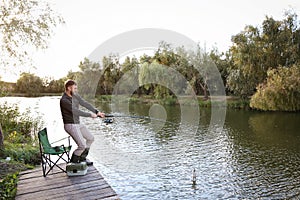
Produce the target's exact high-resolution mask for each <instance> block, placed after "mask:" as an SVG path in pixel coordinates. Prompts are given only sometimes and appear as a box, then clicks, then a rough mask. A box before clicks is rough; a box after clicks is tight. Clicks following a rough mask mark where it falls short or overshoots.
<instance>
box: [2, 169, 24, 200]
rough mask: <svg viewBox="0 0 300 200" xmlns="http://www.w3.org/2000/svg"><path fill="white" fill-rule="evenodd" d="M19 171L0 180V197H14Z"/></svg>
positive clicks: (5, 199) (3, 199) (3, 198)
mask: <svg viewBox="0 0 300 200" xmlns="http://www.w3.org/2000/svg"><path fill="white" fill-rule="evenodd" d="M18 175H19V173H18V172H16V173H14V174H8V175H7V176H6V177H5V178H4V179H3V180H2V181H1V182H0V199H1V200H7V199H14V198H15V196H16V194H17V182H18Z"/></svg>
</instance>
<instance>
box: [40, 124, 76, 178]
mask: <svg viewBox="0 0 300 200" xmlns="http://www.w3.org/2000/svg"><path fill="white" fill-rule="evenodd" d="M38 138H39V145H40V152H41V160H42V169H43V175H44V177H46V176H47V174H48V173H49V172H50V171H51V170H52V169H53V168H54V167H55V166H56V167H57V168H59V169H60V170H61V171H63V172H65V173H67V171H66V170H65V169H63V168H62V167H60V166H59V165H58V162H59V161H60V160H63V161H64V162H66V163H69V162H70V151H71V147H72V146H71V145H70V136H68V137H66V138H63V139H61V140H58V141H56V142H59V141H62V140H64V139H68V141H69V144H68V146H64V145H60V146H51V144H54V143H56V142H53V143H51V144H50V143H49V139H48V135H47V128H44V129H43V130H41V131H39V133H38ZM65 155H66V157H67V158H64V157H63V156H65ZM54 156H56V158H57V157H58V158H57V160H53V157H54Z"/></svg>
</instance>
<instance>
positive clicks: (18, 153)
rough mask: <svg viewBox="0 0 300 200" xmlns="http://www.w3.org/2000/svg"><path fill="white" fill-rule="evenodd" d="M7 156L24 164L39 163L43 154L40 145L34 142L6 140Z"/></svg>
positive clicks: (5, 152)
mask: <svg viewBox="0 0 300 200" xmlns="http://www.w3.org/2000/svg"><path fill="white" fill-rule="evenodd" d="M4 145H5V149H4V155H5V157H11V158H12V159H13V160H15V161H18V162H22V163H24V164H30V165H39V164H40V163H41V156H40V150H39V146H36V145H35V144H32V143H9V142H7V141H5V142H4Z"/></svg>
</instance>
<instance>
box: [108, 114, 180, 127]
mask: <svg viewBox="0 0 300 200" xmlns="http://www.w3.org/2000/svg"><path fill="white" fill-rule="evenodd" d="M114 117H120V118H121V117H122V118H133V119H147V120H155V121H159V122H163V123H165V122H167V123H169V124H173V125H178V124H177V123H174V122H170V121H165V120H162V119H158V118H154V117H149V116H139V115H113V114H105V119H104V123H106V124H111V123H113V121H114V120H113V118H114Z"/></svg>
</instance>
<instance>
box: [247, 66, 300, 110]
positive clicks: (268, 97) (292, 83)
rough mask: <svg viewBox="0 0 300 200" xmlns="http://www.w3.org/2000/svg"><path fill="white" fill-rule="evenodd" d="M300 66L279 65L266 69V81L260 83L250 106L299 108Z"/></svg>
mask: <svg viewBox="0 0 300 200" xmlns="http://www.w3.org/2000/svg"><path fill="white" fill-rule="evenodd" d="M299 77H300V66H296V65H294V66H292V67H290V68H287V67H279V68H277V69H271V70H269V71H268V76H267V81H266V83H264V84H260V85H259V86H258V88H257V92H256V93H255V94H254V95H253V96H252V98H251V102H250V106H251V107H252V108H255V109H259V110H272V111H277V110H280V111H299V110H300V101H299V99H300V78H299Z"/></svg>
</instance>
